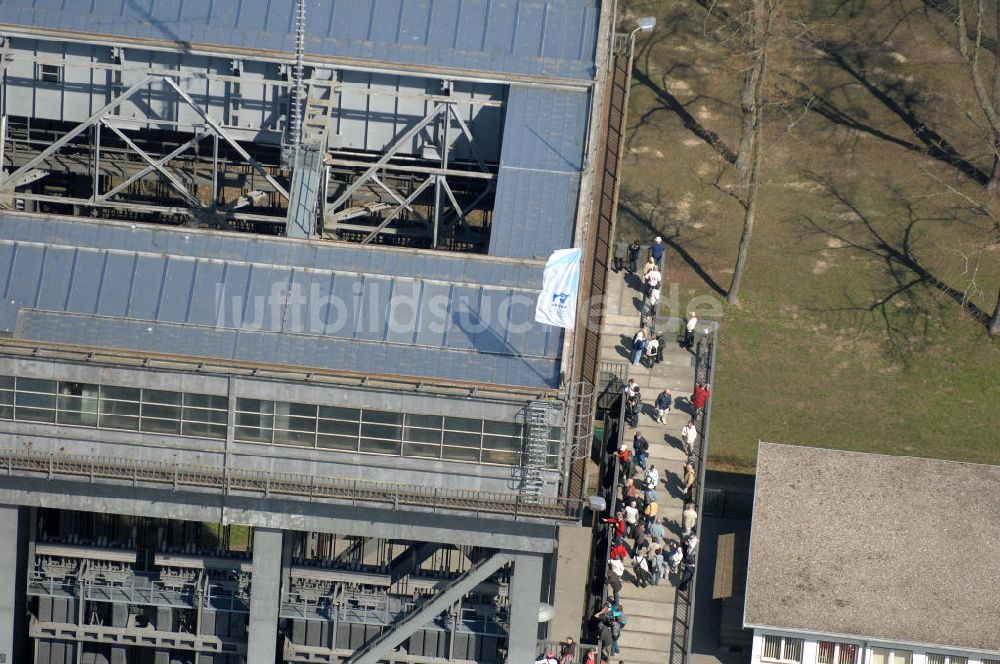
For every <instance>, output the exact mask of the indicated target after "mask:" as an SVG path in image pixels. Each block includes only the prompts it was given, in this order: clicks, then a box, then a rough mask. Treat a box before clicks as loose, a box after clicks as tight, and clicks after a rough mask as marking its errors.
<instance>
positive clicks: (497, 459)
mask: <svg viewBox="0 0 1000 664" xmlns="http://www.w3.org/2000/svg"><path fill="white" fill-rule="evenodd" d="M520 458H521V455H520V454H518V453H516V452H498V451H497V450H483V463H498V464H503V465H505V466H514V465H517V464H518V463H519V461H520Z"/></svg>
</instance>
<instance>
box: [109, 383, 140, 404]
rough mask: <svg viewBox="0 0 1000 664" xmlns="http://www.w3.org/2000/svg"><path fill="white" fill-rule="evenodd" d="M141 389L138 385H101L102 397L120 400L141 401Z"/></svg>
mask: <svg viewBox="0 0 1000 664" xmlns="http://www.w3.org/2000/svg"><path fill="white" fill-rule="evenodd" d="M139 396H140V390H139V388H137V387H119V386H117V385H101V398H102V399H116V400H118V401H139Z"/></svg>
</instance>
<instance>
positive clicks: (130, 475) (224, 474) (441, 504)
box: [0, 448, 581, 521]
mask: <svg viewBox="0 0 1000 664" xmlns="http://www.w3.org/2000/svg"><path fill="white" fill-rule="evenodd" d="M4 471H5V472H6V473H7V474H8V475H14V474H30V475H35V476H39V475H40V476H42V477H43V478H45V479H49V480H53V479H66V478H71V479H75V480H81V479H82V480H85V481H87V482H91V483H93V482H97V481H110V482H116V483H119V484H120V483H127V484H131V485H132V486H139V485H158V486H161V487H162V486H166V487H167V488H170V489H171V490H174V491H176V490H178V489H181V488H185V489H196V490H209V491H216V492H219V493H222V494H224V495H228V494H232V493H238V494H240V495H246V494H251V495H255V496H260V497H263V498H271V497H293V498H298V499H305V500H310V501H312V500H330V501H336V502H340V503H349V504H352V505H354V504H358V503H360V504H363V505H372V504H380V505H388V506H391V507H392V508H393V509H397V508H399V507H421V508H429V509H432V510H434V511H437V510H461V511H465V512H475V513H484V514H495V515H503V516H507V517H513V519H514V520H517V519H520V518H541V519H552V520H557V521H578V520H579V519H580V514H581V503H580V501H578V500H572V499H564V498H551V497H538V498H534V499H532V500H530V501H526V500H523V499H522V497H521V496H520V495H519V494H513V493H500V492H492V491H472V490H466V489H441V488H433V487H426V488H424V487H419V486H413V485H404V484H392V483H389V482H377V481H371V480H363V479H361V480H359V479H341V478H327V477H316V476H314V475H303V474H295V473H273V472H268V471H259V470H246V469H240V468H225V469H224V468H222V467H221V466H199V465H194V464H182V463H173V462H166V461H140V460H133V459H123V458H120V457H103V456H78V455H69V454H50V453H46V452H35V451H26V450H17V449H11V448H0V472H4Z"/></svg>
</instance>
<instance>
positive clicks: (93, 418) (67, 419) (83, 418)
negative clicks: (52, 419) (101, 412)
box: [58, 397, 97, 427]
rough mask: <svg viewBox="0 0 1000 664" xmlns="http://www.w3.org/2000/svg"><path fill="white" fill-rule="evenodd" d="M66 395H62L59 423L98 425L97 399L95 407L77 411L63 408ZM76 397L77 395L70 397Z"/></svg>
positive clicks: (82, 425)
mask: <svg viewBox="0 0 1000 664" xmlns="http://www.w3.org/2000/svg"><path fill="white" fill-rule="evenodd" d="M64 398H66V397H60V399H59V402H60V406H59V407H60V410H59V416H58V421H59V424H70V425H73V426H78V427H96V426H97V403H96V401H95V403H94V407H93V409H92V410H89V411H75V410H63V409H62V400H63V399H64ZM70 398H72V399H76V397H70Z"/></svg>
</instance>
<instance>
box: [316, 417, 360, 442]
mask: <svg viewBox="0 0 1000 664" xmlns="http://www.w3.org/2000/svg"><path fill="white" fill-rule="evenodd" d="M319 432H320V433H321V434H336V435H339V436H353V437H354V438H357V437H358V423H357V422H340V421H338V420H319Z"/></svg>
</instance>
